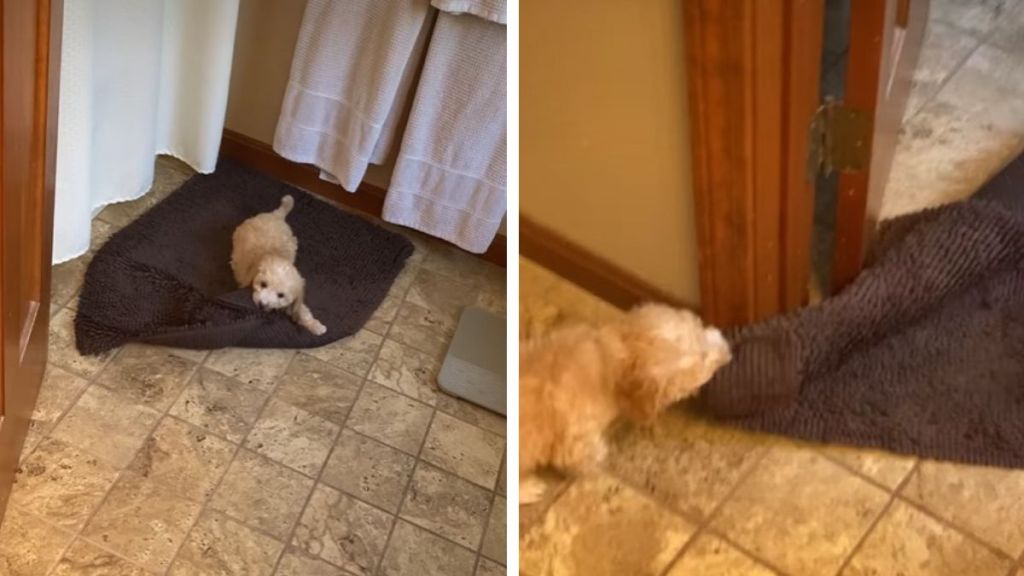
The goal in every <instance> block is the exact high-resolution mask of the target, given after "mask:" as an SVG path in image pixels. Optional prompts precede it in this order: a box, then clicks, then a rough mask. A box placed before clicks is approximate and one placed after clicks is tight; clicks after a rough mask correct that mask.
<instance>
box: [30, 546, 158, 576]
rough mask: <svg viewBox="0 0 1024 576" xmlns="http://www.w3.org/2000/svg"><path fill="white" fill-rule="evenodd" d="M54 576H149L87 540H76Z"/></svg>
mask: <svg viewBox="0 0 1024 576" xmlns="http://www.w3.org/2000/svg"><path fill="white" fill-rule="evenodd" d="M50 574H51V575H52V576H148V575H149V574H151V573H150V572H146V571H145V570H143V569H142V568H139V567H138V566H136V565H134V564H132V563H131V562H129V561H127V560H125V559H123V558H120V557H118V556H116V555H114V554H111V553H110V552H107V551H106V550H103V549H102V548H98V547H96V545H94V544H92V543H90V542H88V541H86V540H81V539H79V540H75V542H74V544H72V545H71V547H70V548H68V551H67V552H65V553H64V557H63V558H61V559H60V562H58V563H57V566H56V567H54V569H53V572H51V573H50Z"/></svg>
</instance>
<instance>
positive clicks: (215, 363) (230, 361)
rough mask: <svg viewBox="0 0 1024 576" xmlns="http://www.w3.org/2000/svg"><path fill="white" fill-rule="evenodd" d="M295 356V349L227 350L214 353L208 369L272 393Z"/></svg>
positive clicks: (210, 358) (211, 354)
mask: <svg viewBox="0 0 1024 576" xmlns="http://www.w3.org/2000/svg"><path fill="white" fill-rule="evenodd" d="M294 357H295V351H294V350H271V349H266V348H224V349H221V350H215V351H213V352H211V353H210V357H209V358H207V360H206V364H205V366H206V367H207V368H210V369H212V370H216V371H217V372H220V373H221V374H224V375H227V376H230V377H232V378H234V379H235V380H238V381H239V382H243V383H245V384H248V385H250V386H253V387H255V388H259V389H260V390H262V391H263V392H270V391H271V390H273V388H274V383H275V382H277V379H278V378H279V377H280V376H281V375H282V374H284V373H285V370H286V369H287V368H288V364H289V363H290V362H291V361H292V358H294Z"/></svg>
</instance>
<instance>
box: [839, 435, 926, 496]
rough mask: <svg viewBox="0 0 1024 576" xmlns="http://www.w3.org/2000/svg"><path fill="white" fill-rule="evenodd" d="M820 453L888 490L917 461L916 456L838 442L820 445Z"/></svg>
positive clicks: (898, 483)
mask: <svg viewBox="0 0 1024 576" xmlns="http://www.w3.org/2000/svg"><path fill="white" fill-rule="evenodd" d="M821 453H822V454H824V455H825V456H826V457H827V458H830V459H832V460H834V461H836V462H839V463H840V464H843V465H845V466H847V467H849V468H851V469H853V470H855V471H857V472H859V473H861V474H863V475H865V476H867V477H868V478H871V479H872V480H874V481H875V482H878V483H879V484H881V485H883V486H885V487H886V488H889V489H890V490H895V489H896V487H897V486H899V485H900V482H902V481H903V479H904V478H906V477H907V474H909V473H910V470H911V469H912V468H913V467H914V462H916V461H917V459H916V458H913V457H911V456H904V455H902V454H893V453H891V452H882V451H881V450H871V449H868V448H855V447H851V446H840V445H838V444H832V445H828V446H824V447H822V448H821Z"/></svg>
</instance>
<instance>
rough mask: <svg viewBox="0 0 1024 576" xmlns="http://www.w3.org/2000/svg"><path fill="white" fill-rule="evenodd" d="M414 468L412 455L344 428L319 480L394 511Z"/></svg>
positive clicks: (399, 502) (414, 460)
mask: <svg viewBox="0 0 1024 576" xmlns="http://www.w3.org/2000/svg"><path fill="white" fill-rule="evenodd" d="M415 467H416V459H415V458H413V457H412V456H409V455H408V454H405V453H403V452H400V451H398V450H395V449H394V448H391V447H390V446H387V445H385V444H381V443H380V442H378V441H376V440H373V439H371V438H367V437H366V436H363V435H361V434H357V433H355V432H353V431H352V430H348V429H345V430H342V432H341V437H340V438H338V443H337V444H336V445H335V446H334V452H333V453H332V454H331V457H330V459H328V460H327V464H326V465H325V466H324V471H323V474H322V475H321V477H320V481H321V482H323V483H325V484H328V485H330V486H333V487H335V488H337V489H339V490H341V491H343V492H347V493H349V494H351V495H353V496H355V497H357V498H359V499H360V500H363V501H365V502H369V503H370V504H373V505H374V506H378V507H380V508H383V509H384V510H387V511H388V512H391V513H392V514H395V513H397V512H398V507H399V505H400V504H401V503H402V494H403V493H404V492H405V486H406V484H408V483H409V478H411V477H412V471H413V468H415Z"/></svg>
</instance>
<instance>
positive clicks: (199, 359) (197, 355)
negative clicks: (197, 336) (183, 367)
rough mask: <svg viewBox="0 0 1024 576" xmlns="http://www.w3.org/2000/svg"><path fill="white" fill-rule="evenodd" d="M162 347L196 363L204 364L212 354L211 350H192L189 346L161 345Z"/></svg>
mask: <svg viewBox="0 0 1024 576" xmlns="http://www.w3.org/2000/svg"><path fill="white" fill-rule="evenodd" d="M161 348H163V349H164V350H167V351H168V352H170V353H171V354H174V355H175V356H179V357H181V358H184V359H186V360H191V361H193V362H195V363H196V364H202V363H203V361H204V360H206V357H207V356H209V355H210V351H209V350H190V349H188V348H171V347H166V346H161Z"/></svg>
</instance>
